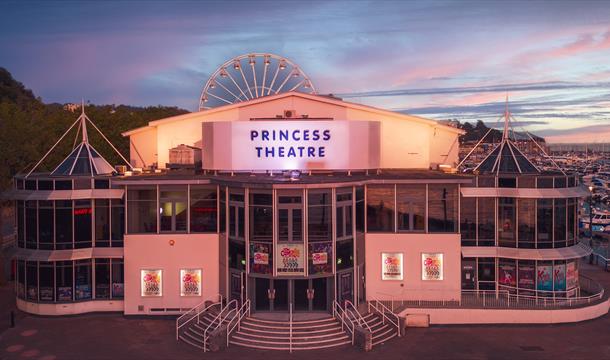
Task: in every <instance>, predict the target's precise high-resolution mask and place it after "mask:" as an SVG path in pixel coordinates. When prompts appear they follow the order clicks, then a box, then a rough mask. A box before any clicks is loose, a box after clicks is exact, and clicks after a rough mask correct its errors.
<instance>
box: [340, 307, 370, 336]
mask: <svg viewBox="0 0 610 360" xmlns="http://www.w3.org/2000/svg"><path fill="white" fill-rule="evenodd" d="M348 309H349V312H350V313H351V314H352V315H353V316H355V318H356V319H355V320H356V321H357V322H358V325H360V326H361V327H363V328H366V329H367V330H368V331H369V332H371V333H373V330H372V329H371V327H370V326H369V324H368V323H367V322H366V320H364V317H363V316H362V314H360V311H358V309H356V307H355V306H354V304H353V303H352V302H351V301H349V300H345V310H346V311H348Z"/></svg>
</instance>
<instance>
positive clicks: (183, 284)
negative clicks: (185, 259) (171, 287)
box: [180, 269, 201, 296]
mask: <svg viewBox="0 0 610 360" xmlns="http://www.w3.org/2000/svg"><path fill="white" fill-rule="evenodd" d="M180 296H201V269H181V270H180Z"/></svg>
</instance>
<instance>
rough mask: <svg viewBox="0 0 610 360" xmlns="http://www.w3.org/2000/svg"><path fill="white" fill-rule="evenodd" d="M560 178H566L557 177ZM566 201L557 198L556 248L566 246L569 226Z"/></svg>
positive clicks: (554, 224)
mask: <svg viewBox="0 0 610 360" xmlns="http://www.w3.org/2000/svg"><path fill="white" fill-rule="evenodd" d="M558 179H564V180H565V178H555V180H558ZM566 203H567V200H566V199H555V213H554V216H555V221H554V223H553V226H554V228H555V230H554V233H553V234H554V238H555V241H554V242H555V243H554V247H556V248H560V247H565V246H566V228H567V222H566V215H567V214H566V209H567V206H566Z"/></svg>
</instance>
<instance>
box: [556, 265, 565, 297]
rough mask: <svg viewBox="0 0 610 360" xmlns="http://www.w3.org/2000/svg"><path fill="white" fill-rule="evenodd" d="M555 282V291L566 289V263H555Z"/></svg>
mask: <svg viewBox="0 0 610 360" xmlns="http://www.w3.org/2000/svg"><path fill="white" fill-rule="evenodd" d="M553 282H554V283H555V291H564V290H566V264H555V267H554V269H553Z"/></svg>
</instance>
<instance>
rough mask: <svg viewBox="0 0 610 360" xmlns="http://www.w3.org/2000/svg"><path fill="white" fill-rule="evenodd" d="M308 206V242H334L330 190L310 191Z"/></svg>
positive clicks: (308, 193)
mask: <svg viewBox="0 0 610 360" xmlns="http://www.w3.org/2000/svg"><path fill="white" fill-rule="evenodd" d="M307 205H308V209H307V211H308V213H307V216H308V221H309V224H308V228H309V233H308V239H307V240H308V241H309V242H316V241H331V240H332V204H331V191H330V190H309V191H308V192H307Z"/></svg>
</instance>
